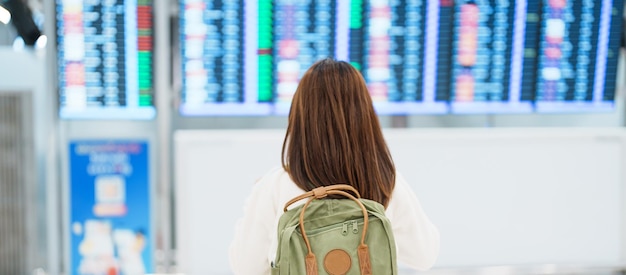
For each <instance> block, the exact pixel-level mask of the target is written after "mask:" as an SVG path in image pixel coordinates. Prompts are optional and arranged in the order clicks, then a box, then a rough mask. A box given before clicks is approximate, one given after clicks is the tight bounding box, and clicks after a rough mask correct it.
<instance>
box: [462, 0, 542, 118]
mask: <svg viewBox="0 0 626 275" xmlns="http://www.w3.org/2000/svg"><path fill="white" fill-rule="evenodd" d="M522 3H523V2H522V1H517V2H516V1H509V0H475V1H474V0H463V1H455V11H454V12H455V19H456V20H455V24H454V42H453V56H452V58H453V59H452V79H451V80H450V83H451V86H450V102H451V110H452V112H454V113H504V112H531V111H532V104H531V103H532V98H522V97H521V94H520V90H519V86H520V77H519V73H520V72H521V67H520V65H521V64H522V63H521V62H522V59H521V58H522V49H523V44H522V42H523V38H524V36H523V35H514V33H515V31H516V30H519V28H520V26H523V25H524V24H525V22H524V18H525V13H524V8H525V7H524V6H522V5H521V4H522ZM518 33H519V32H518Z"/></svg>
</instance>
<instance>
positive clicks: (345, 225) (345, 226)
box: [341, 222, 348, 236]
mask: <svg viewBox="0 0 626 275" xmlns="http://www.w3.org/2000/svg"><path fill="white" fill-rule="evenodd" d="M341 235H344V236H346V235H348V222H343V227H342V228H341Z"/></svg>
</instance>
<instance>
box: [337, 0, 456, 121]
mask: <svg viewBox="0 0 626 275" xmlns="http://www.w3.org/2000/svg"><path fill="white" fill-rule="evenodd" d="M352 2H353V3H354V2H357V1H352ZM429 2H432V3H429ZM433 3H434V4H433ZM358 4H359V6H357V7H352V8H353V9H360V8H361V7H362V8H363V12H362V14H363V16H362V18H359V19H361V20H362V22H360V24H359V27H360V28H357V27H351V29H350V31H351V32H354V33H357V34H360V35H361V37H359V38H358V39H355V40H356V41H351V42H350V44H349V46H350V53H351V54H350V61H351V63H352V64H353V65H354V66H355V67H357V68H359V69H361V71H362V73H363V76H364V78H365V81H366V82H367V86H368V89H369V91H370V94H371V96H372V100H373V102H374V104H375V107H376V111H377V112H378V113H379V114H413V113H415V114H417V113H446V112H447V109H448V107H447V102H446V101H445V98H441V97H439V98H438V97H437V96H436V94H435V86H434V85H435V82H434V81H433V79H432V78H429V77H425V76H429V75H432V74H433V73H434V69H435V65H436V64H435V59H434V58H433V57H434V56H433V54H434V53H435V52H436V50H437V49H436V47H437V45H436V43H432V42H433V41H431V40H427V39H426V37H432V36H433V35H436V32H437V29H436V24H437V22H436V21H434V20H432V19H433V18H432V17H431V18H430V19H431V20H428V19H429V18H428V17H427V14H429V13H433V14H434V13H436V11H437V8H438V7H437V5H436V3H435V1H420V0H399V1H363V3H362V4H361V3H358ZM351 14H354V12H353V13H351ZM350 37H351V38H353V37H355V38H356V36H352V35H351V36H350ZM352 52H355V53H354V54H352ZM357 53H358V54H357Z"/></svg>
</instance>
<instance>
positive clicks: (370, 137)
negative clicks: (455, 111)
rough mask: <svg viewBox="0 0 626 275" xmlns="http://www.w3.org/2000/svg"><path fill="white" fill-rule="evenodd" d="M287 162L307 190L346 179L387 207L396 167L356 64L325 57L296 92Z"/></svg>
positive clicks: (285, 151)
mask: <svg viewBox="0 0 626 275" xmlns="http://www.w3.org/2000/svg"><path fill="white" fill-rule="evenodd" d="M288 123H289V124H288V126H287V133H286V135H285V141H284V143H283V150H282V165H283V168H284V169H285V170H286V171H287V172H288V173H289V176H290V177H291V179H292V180H293V181H294V182H295V183H296V185H298V186H299V187H300V188H302V189H303V190H305V191H310V190H312V189H314V188H316V187H320V186H328V185H333V184H337V183H345V184H349V185H352V186H353V187H355V188H356V189H357V190H358V191H359V193H360V194H361V196H362V197H364V198H367V199H371V200H374V201H377V202H379V203H381V204H382V205H384V206H385V207H387V204H388V203H389V198H390V196H391V192H392V191H393V188H394V186H395V177H396V174H395V167H394V164H393V160H392V158H391V154H390V153H389V149H388V148H387V144H386V143H385V140H384V138H383V134H382V131H381V128H380V124H379V122H378V117H377V116H376V113H375V111H374V107H373V105H372V99H371V97H370V95H369V92H368V90H367V86H366V85H365V81H364V80H363V77H362V76H361V73H359V72H358V71H357V70H356V69H355V68H354V67H352V65H350V64H348V63H346V62H343V61H334V60H332V59H324V60H321V61H318V62H316V63H315V64H313V66H311V68H309V70H307V71H306V73H305V74H304V76H303V77H302V79H301V80H300V84H299V85H298V88H297V90H296V93H295V94H294V97H293V101H292V103H291V110H290V112H289V122H288Z"/></svg>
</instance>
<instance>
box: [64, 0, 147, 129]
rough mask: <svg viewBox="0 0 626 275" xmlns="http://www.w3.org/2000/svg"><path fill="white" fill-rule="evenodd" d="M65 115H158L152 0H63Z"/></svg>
mask: <svg viewBox="0 0 626 275" xmlns="http://www.w3.org/2000/svg"><path fill="white" fill-rule="evenodd" d="M56 10H57V28H56V29H57V50H58V56H57V57H58V62H57V63H58V72H59V74H58V75H59V86H60V87H59V101H60V102H59V103H60V108H59V109H60V117H61V118H64V119H151V118H153V117H154V116H155V113H156V112H155V108H154V102H153V97H154V91H153V81H152V75H153V74H152V71H153V62H152V54H153V42H152V41H153V39H152V33H153V32H152V30H153V27H152V25H153V21H152V14H153V13H152V1H151V0H132V1H131V0H57V2H56Z"/></svg>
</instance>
